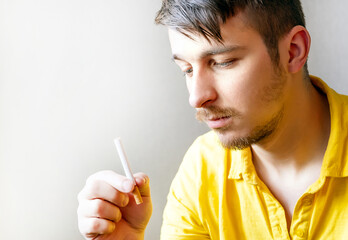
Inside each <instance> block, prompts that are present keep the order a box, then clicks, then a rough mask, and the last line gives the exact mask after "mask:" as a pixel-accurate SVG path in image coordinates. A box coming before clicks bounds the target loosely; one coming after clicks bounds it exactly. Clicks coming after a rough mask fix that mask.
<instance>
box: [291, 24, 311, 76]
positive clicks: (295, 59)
mask: <svg viewBox="0 0 348 240" xmlns="http://www.w3.org/2000/svg"><path fill="white" fill-rule="evenodd" d="M288 37H289V62H288V71H289V72H291V73H296V72H298V71H300V70H301V69H302V67H303V66H304V65H305V63H306V61H307V58H308V54H309V49H310V45H311V37H310V35H309V33H308V31H307V29H306V28H304V27H303V26H295V27H294V28H293V29H292V30H291V31H290V33H289V35H288Z"/></svg>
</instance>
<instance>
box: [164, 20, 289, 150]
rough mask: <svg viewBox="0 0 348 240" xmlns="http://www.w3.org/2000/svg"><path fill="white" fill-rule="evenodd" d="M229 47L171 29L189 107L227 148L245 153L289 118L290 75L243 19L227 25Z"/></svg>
mask: <svg viewBox="0 0 348 240" xmlns="http://www.w3.org/2000/svg"><path fill="white" fill-rule="evenodd" d="M221 35H222V37H223V44H220V43H217V42H213V41H212V42H211V43H209V42H208V41H207V40H206V39H205V38H204V37H203V36H199V35H192V34H191V35H190V36H191V37H192V38H193V39H190V38H188V37H186V36H185V35H184V34H182V33H180V32H178V31H176V30H173V29H169V39H170V43H171V47H172V52H173V58H174V60H175V62H176V63H177V64H178V65H179V67H180V68H181V70H182V71H183V72H184V73H185V75H186V83H187V87H188V90H189V93H190V98H189V102H190V104H191V105H192V107H194V108H196V109H197V119H199V120H201V121H204V122H206V123H207V124H208V126H209V127H210V128H212V129H213V130H215V132H216V133H217V134H218V136H219V138H220V140H221V142H222V144H223V145H224V146H225V147H230V148H244V147H247V146H249V145H250V144H253V143H257V142H260V141H261V140H263V139H265V138H266V137H267V136H269V135H270V134H271V133H272V132H273V131H274V130H275V129H276V127H277V124H278V122H279V121H280V120H281V118H282V115H283V106H284V99H285V96H284V95H285V94H284V92H285V91H284V89H285V88H286V83H287V81H286V76H285V74H283V73H284V71H281V69H282V68H279V67H275V66H274V65H273V63H272V61H271V59H270V56H269V54H268V51H267V48H266V46H265V45H264V43H263V40H262V38H261V36H260V35H259V33H258V32H256V31H255V30H253V29H252V28H250V27H247V26H246V25H245V24H244V22H243V20H242V19H241V14H239V15H237V16H234V17H230V18H229V19H228V20H227V22H226V23H225V24H223V25H221Z"/></svg>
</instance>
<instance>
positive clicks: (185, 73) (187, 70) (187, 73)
mask: <svg viewBox="0 0 348 240" xmlns="http://www.w3.org/2000/svg"><path fill="white" fill-rule="evenodd" d="M192 72H193V69H192V68H188V69H186V70H183V73H184V76H189V75H191V74H192Z"/></svg>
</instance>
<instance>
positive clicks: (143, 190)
mask: <svg viewBox="0 0 348 240" xmlns="http://www.w3.org/2000/svg"><path fill="white" fill-rule="evenodd" d="M134 178H135V182H136V183H137V186H138V188H139V192H140V194H141V196H143V197H150V196H151V194H150V178H149V177H148V176H147V175H146V174H145V173H136V174H134Z"/></svg>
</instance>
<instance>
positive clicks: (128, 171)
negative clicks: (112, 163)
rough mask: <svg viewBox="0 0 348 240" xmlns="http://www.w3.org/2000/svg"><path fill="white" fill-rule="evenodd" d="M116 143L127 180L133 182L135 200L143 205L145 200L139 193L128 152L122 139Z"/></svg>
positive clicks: (118, 139) (115, 140)
mask: <svg viewBox="0 0 348 240" xmlns="http://www.w3.org/2000/svg"><path fill="white" fill-rule="evenodd" d="M114 142H115V145H116V148H117V152H118V156H119V157H120V159H121V163H122V166H123V169H124V172H125V173H126V176H127V178H129V179H130V180H132V181H133V184H134V189H133V192H132V193H133V196H134V200H135V202H136V204H141V203H142V202H143V199H142V198H141V194H140V192H139V189H138V186H137V183H136V182H135V179H134V176H133V173H132V171H131V169H130V166H129V161H128V159H127V156H126V152H125V151H124V148H123V145H122V142H121V138H115V139H114Z"/></svg>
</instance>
